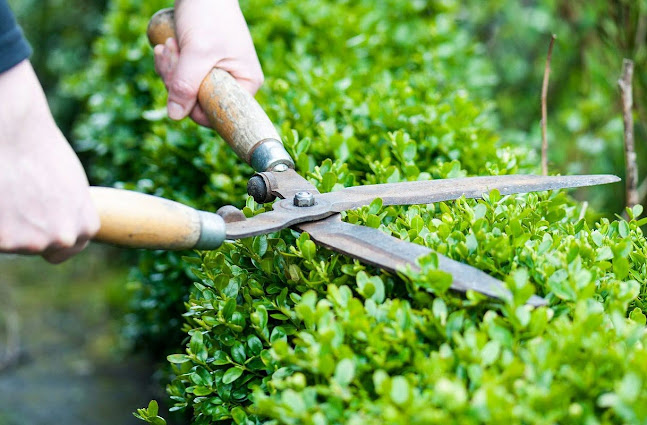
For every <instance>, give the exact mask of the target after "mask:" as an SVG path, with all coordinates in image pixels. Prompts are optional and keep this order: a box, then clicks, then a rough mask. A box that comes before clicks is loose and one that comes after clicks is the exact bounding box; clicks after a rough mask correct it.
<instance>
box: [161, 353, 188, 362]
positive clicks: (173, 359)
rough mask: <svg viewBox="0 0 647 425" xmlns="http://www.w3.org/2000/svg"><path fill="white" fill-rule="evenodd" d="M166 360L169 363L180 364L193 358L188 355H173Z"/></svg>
mask: <svg viewBox="0 0 647 425" xmlns="http://www.w3.org/2000/svg"><path fill="white" fill-rule="evenodd" d="M166 360H168V361H169V363H176V364H180V363H186V362H188V361H189V360H191V358H190V357H189V356H187V355H186V354H171V355H170V356H166Z"/></svg>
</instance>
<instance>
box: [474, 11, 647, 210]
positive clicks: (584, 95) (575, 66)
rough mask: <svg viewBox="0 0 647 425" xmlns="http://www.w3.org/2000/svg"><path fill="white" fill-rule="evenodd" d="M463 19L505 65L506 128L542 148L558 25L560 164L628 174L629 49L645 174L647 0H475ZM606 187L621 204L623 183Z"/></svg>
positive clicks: (500, 91)
mask: <svg viewBox="0 0 647 425" xmlns="http://www.w3.org/2000/svg"><path fill="white" fill-rule="evenodd" d="M462 19H463V23H464V24H465V25H466V26H468V27H469V29H470V31H471V32H472V33H473V34H474V36H475V37H477V38H478V39H479V40H480V41H481V42H482V43H483V45H484V46H485V48H486V49H487V52H488V56H489V57H490V59H491V60H492V65H493V66H494V68H495V70H496V71H495V73H496V75H497V77H498V83H497V84H496V88H495V90H494V92H493V98H494V99H495V100H496V104H497V107H498V110H499V112H500V117H501V126H502V128H504V129H506V130H507V131H506V132H505V134H506V135H507V137H508V138H509V139H511V140H517V141H518V142H519V143H522V144H526V145H530V146H534V147H535V148H536V149H539V145H540V143H541V135H540V125H539V124H540V120H541V109H540V95H541V84H542V78H543V73H544V65H545V61H546V54H547V52H548V44H549V41H550V34H551V33H554V34H556V35H557V40H556V42H555V48H554V51H553V56H552V61H551V74H550V86H549V91H548V102H547V105H548V121H547V123H548V134H549V159H550V161H551V162H552V163H553V166H552V167H549V170H551V171H552V172H554V173H555V172H560V173H563V174H565V173H588V172H598V173H599V172H604V173H615V174H618V175H620V176H621V177H623V176H624V170H625V165H624V156H623V124H622V109H621V101H620V92H619V90H618V86H617V80H618V78H619V77H620V74H621V70H622V59H623V58H629V59H632V60H633V61H634V63H635V72H634V79H633V97H634V105H635V106H634V111H635V113H634V120H635V123H636V124H635V134H636V149H637V154H638V155H637V156H638V161H639V170H640V177H641V179H644V178H645V177H646V176H647V173H646V172H645V170H647V103H645V99H647V72H645V70H647V1H645V0H604V1H587V0H576V1H572V0H549V1H541V2H539V1H529V2H519V1H514V0H495V1H488V2H485V3H484V2H481V1H471V2H466V11H465V14H464V16H463V17H462ZM601 193H602V194H603V195H602V196H601V197H599V198H595V199H593V201H594V205H596V206H598V207H604V208H605V209H609V210H616V211H617V210H618V209H619V207H620V206H621V205H624V193H623V192H622V191H619V190H615V189H614V188H610V187H609V188H606V190H604V191H603V192H601ZM588 195H589V198H590V194H588Z"/></svg>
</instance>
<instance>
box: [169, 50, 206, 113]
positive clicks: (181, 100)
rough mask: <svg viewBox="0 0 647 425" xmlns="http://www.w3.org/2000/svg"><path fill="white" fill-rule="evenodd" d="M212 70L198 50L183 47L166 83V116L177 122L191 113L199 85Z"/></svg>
mask: <svg viewBox="0 0 647 425" xmlns="http://www.w3.org/2000/svg"><path fill="white" fill-rule="evenodd" d="M212 68H213V65H212V63H211V62H210V61H209V60H207V59H205V58H204V55H203V54H201V52H200V50H199V49H196V48H194V47H190V46H189V47H185V48H184V49H183V50H182V52H181V54H180V55H179V58H178V61H177V66H176V67H175V70H174V72H173V73H172V75H171V77H170V80H169V82H168V92H169V93H168V105H167V107H168V115H169V117H170V118H171V119H174V120H179V119H182V118H184V117H186V116H187V115H189V114H190V113H191V111H192V110H193V108H194V106H195V105H196V102H197V97H198V91H199V90H200V84H202V80H203V79H204V78H205V76H206V75H207V74H208V73H209V71H211V69H212Z"/></svg>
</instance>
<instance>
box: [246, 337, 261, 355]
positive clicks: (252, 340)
mask: <svg viewBox="0 0 647 425" xmlns="http://www.w3.org/2000/svg"><path fill="white" fill-rule="evenodd" d="M247 346H248V347H249V351H250V353H252V354H253V355H255V356H258V355H259V354H260V353H261V351H262V350H263V343H262V342H261V340H260V339H259V338H258V337H257V336H256V335H250V336H248V337H247Z"/></svg>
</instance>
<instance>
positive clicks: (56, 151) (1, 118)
mask: <svg viewBox="0 0 647 425" xmlns="http://www.w3.org/2000/svg"><path fill="white" fill-rule="evenodd" d="M0 99H2V101H1V102H0V170H1V171H0V194H2V195H1V196H0V252H11V253H20V254H41V255H43V257H45V259H47V260H48V261H50V262H54V263H57V262H61V261H64V260H65V259H67V258H69V257H71V256H72V255H74V254H76V253H77V252H79V251H81V250H82V249H83V248H84V247H85V245H87V242H88V240H89V239H90V238H91V237H92V236H93V235H94V234H95V233H96V232H97V230H98V228H99V218H98V216H97V214H96V212H95V210H94V205H93V204H92V201H91V199H90V194H89V190H88V180H87V178H86V175H85V172H84V171H83V167H82V166H81V163H80V162H79V160H78V158H77V157H76V155H75V153H74V151H73V150H72V148H71V147H70V145H69V144H68V142H67V140H65V137H64V136H63V134H62V133H61V132H60V130H59V129H58V127H57V126H56V123H55V122H54V119H53V118H52V115H51V113H50V110H49V106H48V105H47V100H46V98H45V95H44V93H43V90H42V88H41V86H40V83H39V82H38V79H37V77H36V74H35V73H34V71H33V69H32V67H31V64H30V63H29V61H28V60H24V61H22V62H20V63H19V64H18V65H16V66H14V67H13V68H10V69H9V70H7V71H5V72H3V73H0Z"/></svg>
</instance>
